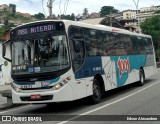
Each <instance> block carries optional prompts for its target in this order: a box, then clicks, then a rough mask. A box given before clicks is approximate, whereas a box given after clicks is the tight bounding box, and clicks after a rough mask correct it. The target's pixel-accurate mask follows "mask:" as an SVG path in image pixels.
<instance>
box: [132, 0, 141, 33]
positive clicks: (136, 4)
mask: <svg viewBox="0 0 160 124" xmlns="http://www.w3.org/2000/svg"><path fill="white" fill-rule="evenodd" d="M133 2H134V4H135V6H136V11H137V15H136V16H137V20H138V27H139V30H140V31H141V27H140V23H139V16H138V3H139V0H137V2H136V1H135V0H133Z"/></svg>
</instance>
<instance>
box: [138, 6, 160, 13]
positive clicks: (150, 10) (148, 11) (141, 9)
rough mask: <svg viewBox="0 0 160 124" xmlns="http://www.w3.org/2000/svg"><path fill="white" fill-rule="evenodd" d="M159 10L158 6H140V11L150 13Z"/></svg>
mask: <svg viewBox="0 0 160 124" xmlns="http://www.w3.org/2000/svg"><path fill="white" fill-rule="evenodd" d="M158 10H160V6H150V7H142V8H140V13H150V12H155V11H158Z"/></svg>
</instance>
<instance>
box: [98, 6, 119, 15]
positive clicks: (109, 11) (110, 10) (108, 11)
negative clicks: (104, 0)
mask: <svg viewBox="0 0 160 124" xmlns="http://www.w3.org/2000/svg"><path fill="white" fill-rule="evenodd" d="M118 12H119V11H118V10H117V9H115V8H114V7H113V6H103V7H102V8H101V10H100V16H101V17H105V16H106V15H109V14H112V13H118Z"/></svg>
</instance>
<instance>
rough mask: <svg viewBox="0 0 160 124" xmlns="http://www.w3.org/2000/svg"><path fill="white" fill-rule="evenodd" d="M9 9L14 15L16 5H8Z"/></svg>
mask: <svg viewBox="0 0 160 124" xmlns="http://www.w3.org/2000/svg"><path fill="white" fill-rule="evenodd" d="M9 8H10V10H11V12H12V13H13V14H15V13H16V5H15V4H9Z"/></svg>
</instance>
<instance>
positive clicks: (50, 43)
mask: <svg viewBox="0 0 160 124" xmlns="http://www.w3.org/2000/svg"><path fill="white" fill-rule="evenodd" d="M68 66H69V57H68V50H67V41H66V36H65V35H52V34H49V35H47V36H46V37H45V38H39V39H35V38H34V39H27V40H19V41H13V42H12V74H30V73H43V72H53V71H58V70H62V69H65V68H67V67H68Z"/></svg>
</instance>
